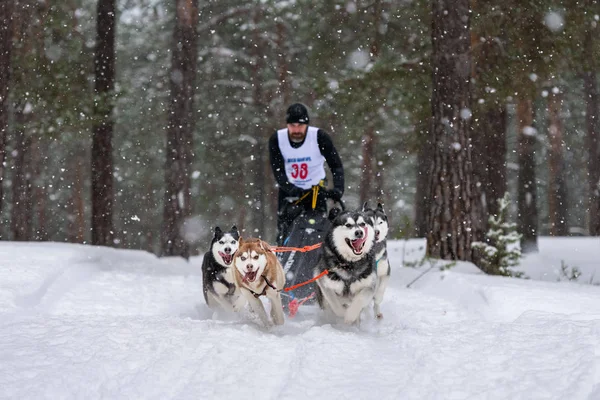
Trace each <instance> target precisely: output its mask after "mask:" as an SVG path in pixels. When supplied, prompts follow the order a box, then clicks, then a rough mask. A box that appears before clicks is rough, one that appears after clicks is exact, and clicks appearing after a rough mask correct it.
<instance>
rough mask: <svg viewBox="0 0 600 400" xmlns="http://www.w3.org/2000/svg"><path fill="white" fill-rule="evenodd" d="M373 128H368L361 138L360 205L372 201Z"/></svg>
mask: <svg viewBox="0 0 600 400" xmlns="http://www.w3.org/2000/svg"><path fill="white" fill-rule="evenodd" d="M374 147H375V128H373V126H368V127H367V129H366V132H365V134H364V135H363V138H362V168H361V171H360V172H361V173H360V204H363V203H364V202H365V201H369V200H373V185H372V184H373V183H374V173H373V162H374V158H375V148H374Z"/></svg>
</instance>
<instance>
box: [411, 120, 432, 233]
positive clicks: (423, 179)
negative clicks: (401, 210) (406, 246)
mask: <svg viewBox="0 0 600 400" xmlns="http://www.w3.org/2000/svg"><path fill="white" fill-rule="evenodd" d="M420 135H421V136H422V137H423V138H422V139H421V140H420V146H419V150H418V154H417V187H416V193H415V235H416V236H417V237H421V238H423V237H427V232H428V227H427V215H428V214H429V208H430V202H429V184H430V182H431V178H430V176H431V154H432V151H433V146H432V145H431V140H430V139H429V137H430V136H431V135H430V133H429V131H428V130H426V129H423V130H422V133H421V134H420Z"/></svg>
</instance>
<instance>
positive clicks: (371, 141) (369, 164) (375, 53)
mask: <svg viewBox="0 0 600 400" xmlns="http://www.w3.org/2000/svg"><path fill="white" fill-rule="evenodd" d="M382 15H383V4H382V2H381V0H375V1H374V3H373V21H374V22H373V27H374V28H375V29H374V31H373V33H372V35H373V36H372V37H373V40H372V41H371V46H370V55H371V62H373V63H374V62H376V61H377V58H379V53H380V48H381V42H382V40H383V37H382V34H381V19H382ZM376 91H379V90H376ZM368 117H369V121H368V122H367V124H368V125H367V127H366V131H365V134H364V135H363V138H362V169H361V176H360V203H361V204H362V203H364V202H366V201H369V200H374V197H375V198H376V197H377V196H374V184H375V170H376V167H375V166H374V163H375V160H376V156H375V148H376V141H377V138H376V136H375V126H374V125H373V118H372V116H371V115H369V116H368Z"/></svg>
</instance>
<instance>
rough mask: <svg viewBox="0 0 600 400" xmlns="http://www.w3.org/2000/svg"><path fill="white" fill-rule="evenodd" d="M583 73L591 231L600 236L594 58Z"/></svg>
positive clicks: (599, 112)
mask: <svg viewBox="0 0 600 400" xmlns="http://www.w3.org/2000/svg"><path fill="white" fill-rule="evenodd" d="M584 46H585V48H586V49H588V54H591V53H589V51H591V49H592V46H593V37H592V33H591V32H588V33H587V34H586V39H585V44H584ZM589 61H590V62H591V63H592V65H591V66H590V67H589V69H588V70H587V71H585V72H584V74H583V88H584V93H585V101H586V113H585V125H586V130H587V146H588V190H589V201H588V208H589V232H590V235H592V236H600V99H599V96H598V75H597V73H598V71H597V70H596V68H595V65H594V60H593V58H591V59H590V60H589Z"/></svg>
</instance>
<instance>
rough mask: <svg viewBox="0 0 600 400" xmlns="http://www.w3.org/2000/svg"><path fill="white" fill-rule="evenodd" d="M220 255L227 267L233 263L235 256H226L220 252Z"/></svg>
mask: <svg viewBox="0 0 600 400" xmlns="http://www.w3.org/2000/svg"><path fill="white" fill-rule="evenodd" d="M219 255H220V256H221V258H222V259H223V262H224V263H225V264H227V265H229V264H231V262H232V261H233V254H225V253H221V252H219Z"/></svg>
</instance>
